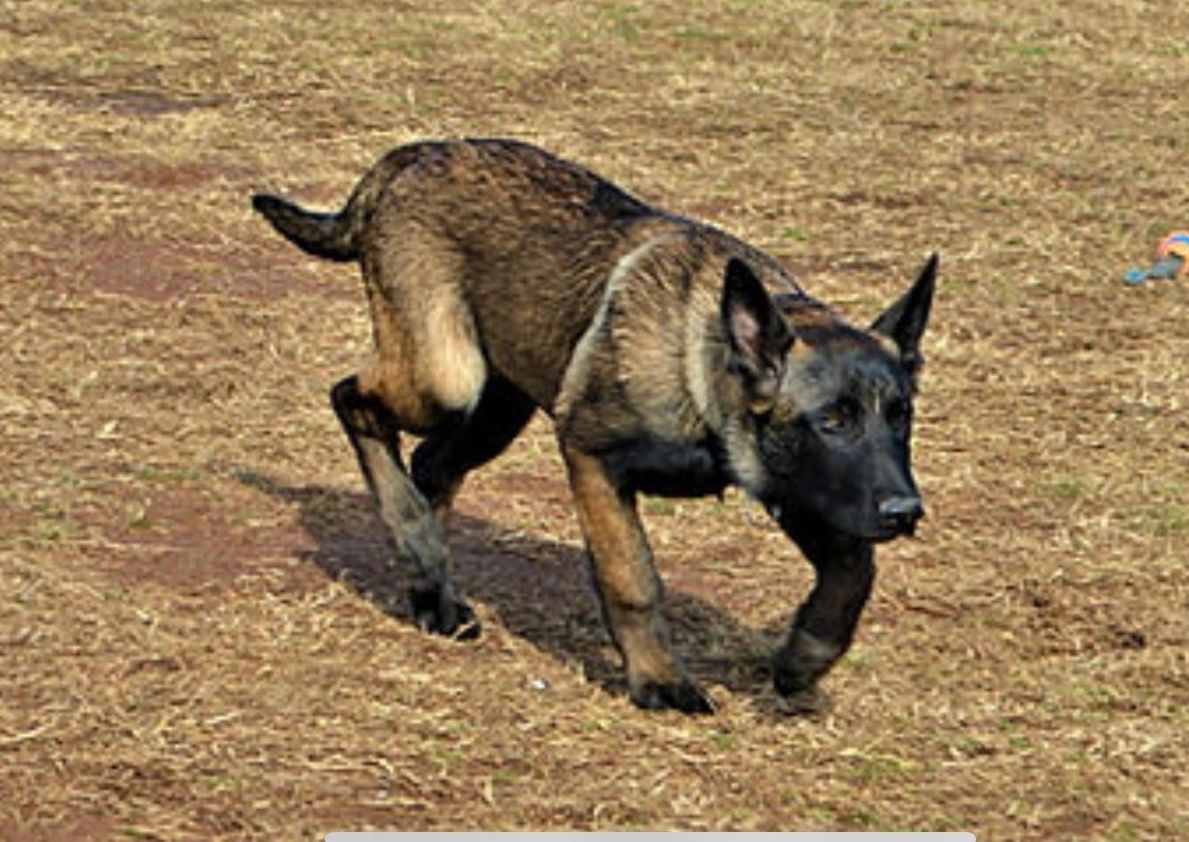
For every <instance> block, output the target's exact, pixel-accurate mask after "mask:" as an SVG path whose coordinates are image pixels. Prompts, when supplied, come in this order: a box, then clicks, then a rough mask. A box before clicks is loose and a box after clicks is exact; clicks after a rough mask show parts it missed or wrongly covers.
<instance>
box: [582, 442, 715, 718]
mask: <svg viewBox="0 0 1189 842" xmlns="http://www.w3.org/2000/svg"><path fill="white" fill-rule="evenodd" d="M562 454H563V456H564V457H565V460H566V467H567V468H568V470H569V475H570V486H571V488H572V489H573V492H574V500H575V503H576V504H577V508H578V520H579V523H580V524H581V526H582V532H583V535H584V536H585V537H586V543H587V548H588V549H589V551H590V557H591V562H592V565H593V567H594V574H595V580H596V582H597V584H598V588H599V596H600V597H601V598H602V604H603V614H604V617H605V619H606V622H607V625H608V627H609V628H610V630H611V636H612V638H613V639H614V641H615V645H616V646H617V647H618V648H619V651H620V652H621V653H622V654H623V658H624V661H625V662H626V665H627V672H628V688H629V692H630V694H631V698H632V701H633V702H635V703H636V704H637V705H638V706H640V707H642V708H675V709H677V710H681V711H685V712H687V713H710V712H711V711H713V705H712V704H711V703H710V700H709V699H708V698H707V697H706V696H705V695H704V694H703V693H702V691H701V690H700V689H698V687H697V685H696V684H694V683H693V681H691V680H690V678H689V677H688V676H687V675H686V674H685V670H684V669H683V668H682V666H681V664H680V662H679V661H678V660H677V656H676V655H675V654H674V653H673V650H672V648H671V647H670V644H669V627H668V624H667V623H666V622H665V620H664V618H663V617H662V616H661V611H660V605H661V600H662V598H663V595H664V588H663V585H662V584H661V580H660V577H659V576H658V575H657V573H656V569H655V568H654V567H653V563H652V553H651V552H650V551H649V548H648V541H647V539H646V538H645V535H644V528H643V526H642V525H641V523H640V517H639V514H638V513H637V511H636V501H635V495H634V494H633V493H630V492H626V491H624V490H622V489H619V488H616V487H615V485H614V483H613V482H612V480H611V478H610V477H609V476H608V475H607V471H606V470H605V469H604V467H603V465H602V463H601V462H600V461H599V459H598V458H597V457H595V456H592V455H590V454H587V453H583V452H581V451H578V450H576V449H574V448H572V447H568V446H566V444H565V443H564V442H563V443H562Z"/></svg>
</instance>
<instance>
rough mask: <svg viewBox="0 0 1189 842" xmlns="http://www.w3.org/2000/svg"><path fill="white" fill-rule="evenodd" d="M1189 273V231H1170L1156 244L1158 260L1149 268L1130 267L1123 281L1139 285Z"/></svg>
mask: <svg viewBox="0 0 1189 842" xmlns="http://www.w3.org/2000/svg"><path fill="white" fill-rule="evenodd" d="M1186 274H1189V231H1170V232H1169V233H1168V234H1167V235H1166V236H1165V237H1164V239H1163V240H1161V241H1160V245H1158V246H1156V262H1155V263H1153V264H1152V265H1151V266H1149V267H1148V268H1147V269H1138V268H1136V269H1128V270H1127V271H1126V272H1125V273H1124V274H1123V283H1125V284H1127V285H1129V286H1139V285H1140V284H1143V283H1146V282H1147V281H1163V280H1167V279H1169V278H1179V277H1181V276H1182V275H1186Z"/></svg>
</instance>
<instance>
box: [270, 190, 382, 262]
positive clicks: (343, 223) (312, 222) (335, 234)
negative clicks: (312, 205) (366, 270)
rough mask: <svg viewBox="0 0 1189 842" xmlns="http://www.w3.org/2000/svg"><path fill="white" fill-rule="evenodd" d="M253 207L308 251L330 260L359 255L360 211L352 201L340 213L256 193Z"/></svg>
mask: <svg viewBox="0 0 1189 842" xmlns="http://www.w3.org/2000/svg"><path fill="white" fill-rule="evenodd" d="M252 207H254V208H256V210H258V211H260V213H262V214H264V217H265V218H266V219H267V220H268V221H269V222H270V223H272V227H273V228H276V229H277V231H279V232H280V233H281V234H282V235H283V236H284V237H285V239H287V240H289V242H291V243H293V244H294V245H296V246H297V247H298V248H300V249H301V250H302V251H304V252H306V253H307V254H312V255H314V256H315V257H325V258H327V259H328V260H341V261H347V260H355V259H357V258H358V257H359V244H358V242H357V234H358V226H357V225H356V224H355V219H356V218H357V216H358V215H357V214H355V213H353V212H352V210H353V208H352V203H351V202H348V203H347V206H346V207H345V208H343V209H342V210H341V211H340V212H339V213H316V212H314V211H308V210H306V209H305V208H302V207H299V206H298V205H295V204H293V202H290V201H288V200H286V199H282V198H280V197H279V196H269V195H267V194H265V193H257V194H256V195H255V196H253V197H252Z"/></svg>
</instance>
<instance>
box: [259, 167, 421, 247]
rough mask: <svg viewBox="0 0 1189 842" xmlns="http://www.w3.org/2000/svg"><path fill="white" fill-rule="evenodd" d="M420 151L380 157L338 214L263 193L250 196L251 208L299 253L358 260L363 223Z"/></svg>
mask: <svg viewBox="0 0 1189 842" xmlns="http://www.w3.org/2000/svg"><path fill="white" fill-rule="evenodd" d="M420 151H421V146H419V145H415V144H414V145H409V146H402V147H399V148H397V149H394V150H392V151H391V152H389V153H388V154H387V155H385V156H384V157H383V158H381V159H380V161H379V162H378V163H377V164H376V165H375V166H374V167H372V168H371V170H369V171H368V173H367V174H366V175H364V177H363V178H362V179H360V181H359V183H358V184H356V185H355V189H354V190H353V191H352V192H351V198H349V199H348V200H347V204H346V205H344V206H343V209H342V210H341V211H339V212H338V213H318V212H316V211H309V210H306V209H305V208H303V207H300V206H299V205H295V204H294V203H293V202H290V201H288V200H287V199H282V198H281V197H280V196H270V195H268V194H266V193H257V194H256V195H255V196H253V197H252V207H254V208H255V209H256V210H258V211H259V212H260V213H262V214H264V217H265V218H266V219H267V220H268V221H269V222H271V223H272V227H273V228H276V229H277V231H279V232H280V233H281V234H282V235H283V236H284V237H285V239H287V240H289V241H290V242H292V243H293V244H294V245H296V246H297V247H298V248H300V249H301V250H302V251H304V252H306V253H308V254H312V255H314V256H315V257H325V258H327V259H328V260H339V261H349V260H358V259H359V238H360V234H361V233H362V230H363V224H364V220H365V219H366V218H367V216H368V214H369V213H370V212H371V209H372V207H373V206H374V205H375V202H376V199H377V198H378V197H379V196H380V194H381V193H382V192H383V191H384V188H385V187H387V186H388V184H389V182H391V181H392V179H393V178H395V177H396V176H397V175H398V174H399V173H400V172H401V171H402V170H404V169H405V168H406V167H408V166H410V165H411V164H413V163H414V162H415V161H416V160H417V158H418V155H419V154H420Z"/></svg>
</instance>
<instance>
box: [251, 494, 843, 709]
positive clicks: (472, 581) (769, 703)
mask: <svg viewBox="0 0 1189 842" xmlns="http://www.w3.org/2000/svg"><path fill="white" fill-rule="evenodd" d="M236 478H237V479H238V480H239V481H240V482H242V483H244V484H245V485H247V486H249V487H251V488H254V489H256V490H258V491H260V492H262V493H264V494H267V495H268V496H270V497H272V498H274V499H277V500H280V501H282V502H284V503H287V504H289V505H294V506H296V507H297V509H298V520H299V523H300V525H301V526H302V528H303V529H304V530H305V531H306V532H307V533H308V534H309V536H310V537H311V539H312V540H313V542H314V544H315V547H314V549H312V550H306V551H304V553H303V560H305V561H308V562H310V563H312V564H314V565H316V566H317V567H318V568H319V569H321V570H322V571H323V572H324V573H325V574H326V575H327V576H328V577H330V578H332V579H335V580H337V581H342V582H344V583H346V584H347V585H349V586H350V587H351V588H352V589H353V590H355V591H356V592H357V593H358V594H359V595H360V596H361V597H363V598H365V599H368V600H370V601H372V602H373V603H375V604H376V605H378V606H379V607H380V608H382V609H383V610H384V612H385V613H387V614H389V615H390V616H392V617H393V618H394V619H396V620H398V621H401V622H411V613H410V611H409V608H408V601H407V598H406V591H405V585H404V583H403V581H402V577H401V576H400V575H399V573H397V572H396V571H394V569H393V568H392V567H391V566H390V564H389V562H388V557H389V556H388V550H387V546H386V544H385V541H384V536H383V533H382V531H381V527H380V525H379V522H378V520H377V518H376V517H375V514H374V510H373V507H372V502H371V500H370V498H369V497H368V496H367V495H366V494H364V493H362V492H348V491H343V490H341V489H333V488H327V487H324V486H310V485H306V486H292V485H286V484H284V483H281V482H278V481H276V480H274V479H272V478H270V477H268V476H265V475H262V474H259V473H256V472H252V471H239V472H237V473H236ZM450 549H451V554H452V557H453V564H454V568H453V569H454V578H455V581H456V583H457V584H458V585H459V587H460V588H461V589H462V591H463V592H464V593H465V594H466V596H467V597H468V598H469V599H472V600H475V601H478V602H480V603H482V604H483V605H484V606H485V608H486V609H487V614H488V617H489V619H488V622H497V623H499V624H500V625H501V626H503V627H504V628H506V629H507V630H508V631H510V632H512V633H513V634H515V635H517V636H519V637H521V638H523V639H525V640H527V641H529V642H530V643H532V644H533V645H534V646H535V647H537V648H538V649H540V650H541V651H543V652H547V653H549V654H550V655H551V656H553V657H555V658H558V659H560V660H562V661H565V662H570V663H574V662H576V663H578V664H580V665H581V667H582V669H583V671H584V674H585V675H586V676H587V678H588V679H589V680H591V681H594V682H596V683H597V684H599V685H600V686H601V687H602V688H603V689H604V690H606V691H607V692H608V693H612V694H616V695H622V694H625V693H626V691H627V686H626V681H625V680H624V677H623V674H622V669H621V666H620V659H619V656H618V654H617V653H616V652H615V650H614V648H613V646H612V645H611V641H610V637H609V635H608V633H607V631H606V629H605V627H604V625H603V621H602V618H601V615H600V611H599V607H598V601H597V596H596V594H595V589H594V585H593V583H592V582H591V579H590V574H589V567H588V564H587V559H586V552H585V550H584V549H583V548H581V547H578V546H574V545H570V544H562V543H558V542H556V541H549V540H542V539H539V538H534V537H532V536H531V535H525V534H523V533H518V532H513V531H509V530H506V529H504V528H502V527H500V526H499V525H498V524H494V523H491V522H490V521H486V520H483V519H480V518H475V517H471V516H467V515H463V514H458V513H456V514H455V515H454V516H453V519H452V521H451V528H450ZM665 614H666V616H667V617H668V619H669V622H670V624H671V625H672V628H673V633H674V639H675V645H676V648H677V650H678V651H679V652H680V654H681V656H682V658H683V659H684V661H685V663H686V664H687V666H688V667H689V669H690V671H691V672H692V673H693V675H694V677H695V678H696V679H697V680H698V681H699V682H700V683H702V684H703V685H709V686H713V685H715V684H721V685H723V686H725V687H727V688H728V689H730V691H731V692H732V693H737V694H743V695H746V696H750V697H752V698H753V699H754V702H755V704H756V706H757V708H758V709H759V710H761V711H764V712H767V713H771V714H773V715H780V716H788V715H789V714H806V713H814V712H818V711H820V710H822V709H824V708H825V707H827V706H828V703H829V700H828V698H827V697H826V696H825V695H824V694H822V693H821V692H820V691H818V692H816V693H815V694H814V695H812V696H811V697H806V698H800V699H792V700H790V699H782V698H780V697H778V696H777V695H776V693H775V691H774V690H773V689H772V676H771V667H770V658H771V654H772V652H773V651H774V650H775V648H776V647H777V646H778V645H779V643H780V642H781V637H782V635H783V634H784V632H785V627H784V626H783V625H782V626H780V627H770V628H765V629H759V630H757V629H754V628H751V627H749V626H747V625H745V624H743V623H741V622H739V621H738V620H736V619H734V618H732V617H731V616H729V615H728V614H726V613H724V612H723V611H722V610H721V609H719V608H718V607H716V606H715V605H713V604H711V603H710V602H707V601H706V600H705V599H703V598H702V597H700V596H696V595H694V594H690V593H687V592H683V591H678V590H672V589H671V590H670V591H669V592H668V595H667V599H666V607H665ZM460 645H465V644H460Z"/></svg>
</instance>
